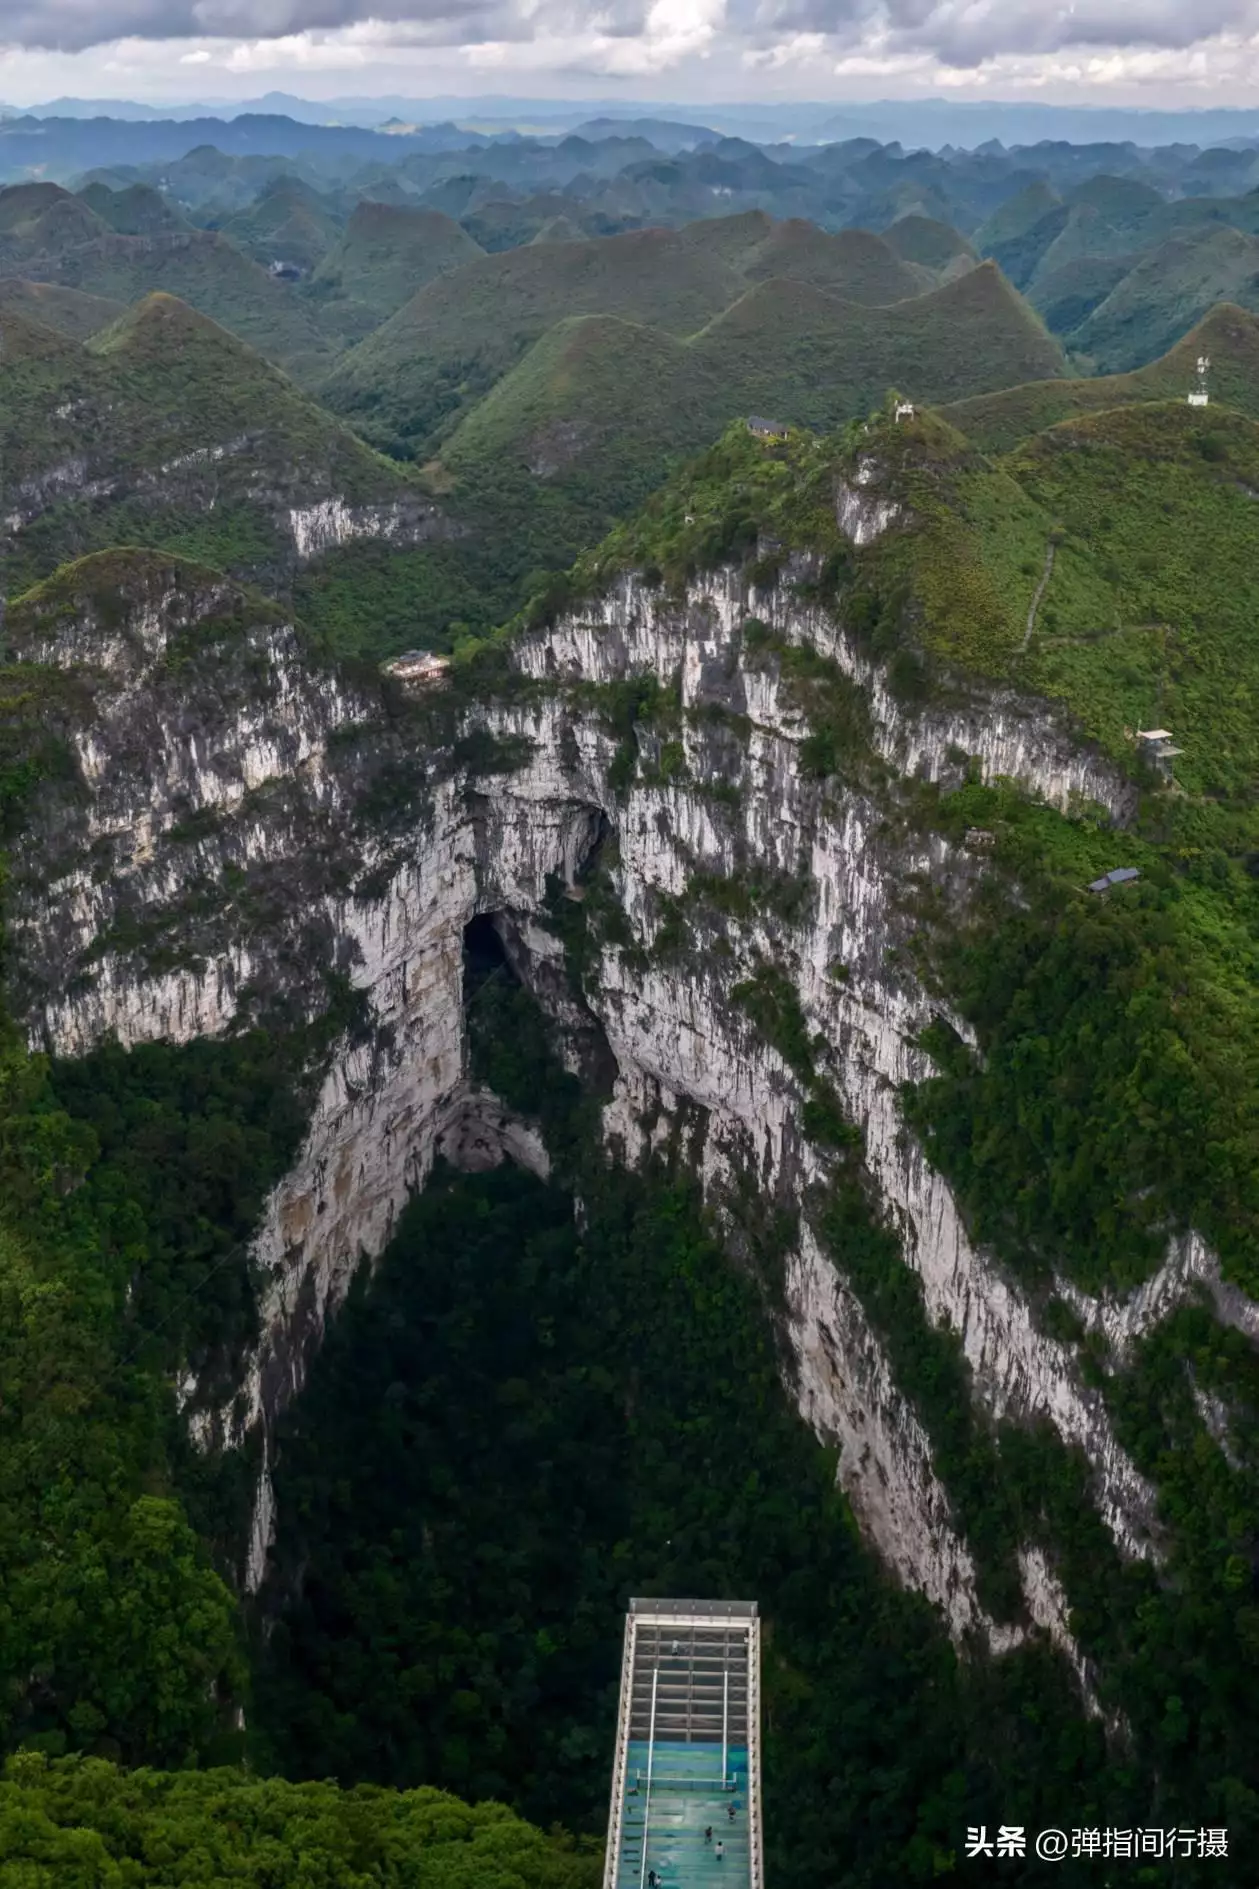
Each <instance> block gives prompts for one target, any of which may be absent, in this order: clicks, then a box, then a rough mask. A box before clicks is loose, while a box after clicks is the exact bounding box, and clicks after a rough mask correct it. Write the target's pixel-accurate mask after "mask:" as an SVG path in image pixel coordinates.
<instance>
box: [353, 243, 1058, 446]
mask: <svg viewBox="0 0 1259 1889" xmlns="http://www.w3.org/2000/svg"><path fill="white" fill-rule="evenodd" d="M974 275H975V281H974V284H973V286H972V287H971V288H970V289H969V290H965V291H964V292H963V294H962V297H961V299H960V300H959V301H958V302H957V303H956V304H953V303H945V304H940V305H939V309H938V310H937V307H936V304H934V303H930V298H929V297H928V298H925V299H924V301H923V308H924V311H925V312H924V314H923V322H924V331H923V332H924V337H926V336H927V335H928V333H929V332H930V331H932V330H935V332H933V333H931V339H932V341H933V342H935V341H939V342H941V343H942V344H943V346H944V352H945V355H946V356H947V361H948V362H949V363H952V362H954V361H956V359H957V358H958V357H959V354H960V349H959V348H958V346H957V344H956V341H955V339H954V337H952V336H951V335H946V334H945V333H944V329H945V328H947V327H948V325H949V322H950V320H952V319H955V320H958V321H963V320H975V321H976V322H978V323H979V324H980V327H981V329H984V328H986V326H987V324H989V323H990V322H995V329H994V334H993V336H992V337H988V336H987V335H986V334H985V340H988V339H992V340H993V342H994V344H995V345H996V348H997V352H996V354H995V355H994V356H993V358H992V362H991V365H990V367H988V368H986V369H984V370H982V371H983V373H984V374H986V376H987V378H988V381H989V384H999V383H1000V382H1001V381H1002V380H1003V379H1006V378H1008V377H1009V373H1010V370H1011V366H1012V361H1011V359H1010V356H1009V353H1008V350H1007V343H1008V342H1009V341H1010V339H1011V337H1012V336H1013V335H1014V334H1015V333H1016V331H1017V333H1018V335H1019V336H1020V337H1021V338H1020V339H1019V340H1018V341H1016V342H1014V344H1013V345H1014V349H1015V352H1016V354H1017V355H1018V356H1019V359H1020V362H1021V365H1022V368H1023V372H1025V373H1026V372H1029V371H1030V372H1032V373H1036V372H1045V373H1055V372H1057V371H1059V368H1060V365H1061V363H1060V357H1059V356H1058V353H1057V350H1056V348H1055V347H1054V345H1053V344H1052V343H1051V342H1050V341H1049V340H1048V338H1047V337H1046V336H1045V335H1044V333H1043V331H1042V330H1041V329H1040V327H1039V324H1038V322H1037V321H1036V319H1035V317H1034V316H1032V315H1031V314H1030V312H1029V311H1028V310H1027V308H1026V307H1025V306H1024V305H1022V304H1020V303H1019V302H1018V300H1017V298H1016V297H1013V296H1011V294H1010V292H1009V290H1008V289H1007V288H1004V287H1002V286H1001V285H1000V279H999V277H998V275H997V273H996V271H995V270H992V269H989V270H988V271H986V272H985V271H982V270H980V271H975V272H974ZM762 279H764V280H765V282H766V284H767V285H768V284H769V283H771V282H773V281H774V280H776V279H777V280H782V279H785V280H788V281H790V282H791V283H793V284H798V285H799V289H800V298H799V299H800V301H801V304H802V307H804V308H807V312H806V313H801V312H799V311H797V312H795V313H792V312H791V303H792V297H791V296H790V295H789V294H785V293H784V291H782V290H781V289H780V288H773V289H769V291H768V294H767V295H764V296H761V297H760V298H759V299H755V298H754V300H753V301H752V302H751V303H750V304H749V305H748V306H747V307H746V308H744V309H743V310H742V311H741V312H740V313H739V314H737V315H736V314H735V309H736V307H737V305H738V304H739V302H740V300H741V298H744V297H745V294H746V290H747V286H748V283H749V281H754V282H756V281H761V280H762ZM929 280H930V277H929V275H928V274H927V272H925V271H923V270H922V269H921V268H920V267H919V266H918V265H916V264H914V265H911V264H906V263H903V262H901V261H900V260H899V259H898V258H897V257H896V256H895V255H894V254H893V253H892V252H891V251H890V250H889V249H888V248H887V246H886V244H884V243H883V242H882V240H881V239H880V238H879V237H876V236H872V235H870V234H869V233H868V232H865V231H858V230H845V231H841V232H840V233H839V234H838V235H829V234H827V233H826V232H824V231H821V230H817V229H815V228H813V227H812V226H811V225H808V224H803V223H799V222H787V223H773V222H772V221H771V220H770V219H769V218H768V217H764V216H761V215H759V214H752V215H746V216H739V217H732V218H720V219H714V220H712V221H710V222H707V223H698V224H694V225H691V226H689V227H688V228H686V229H684V230H680V231H670V230H642V231H635V232H631V233H630V234H627V235H623V236H617V237H610V238H607V239H605V240H603V241H599V242H594V243H589V242H587V243H581V244H568V245H566V244H562V243H561V244H548V245H544V246H542V247H541V248H533V247H531V248H529V249H527V250H513V251H510V252H508V253H506V254H504V255H501V256H495V257H487V258H485V259H484V260H482V261H479V262H476V263H473V264H471V265H470V266H469V267H467V268H465V269H461V270H458V271H457V272H456V273H455V274H454V275H453V276H450V277H447V278H443V279H442V280H440V281H438V282H435V283H432V284H430V285H429V287H428V288H426V289H424V290H421V292H420V294H419V295H417V296H416V297H414V298H413V299H412V301H411V302H409V303H408V304H407V305H406V307H404V308H402V309H400V310H399V311H398V313H397V314H396V315H395V316H393V317H392V319H391V320H390V321H388V322H386V323H385V325H384V326H383V327H382V328H381V329H379V330H378V332H377V333H376V334H374V335H372V336H370V337H369V338H368V340H367V341H365V342H364V343H363V344H362V345H361V346H360V347H358V348H356V349H355V350H354V351H353V353H351V354H350V355H349V356H348V357H347V358H346V360H345V361H344V362H343V363H342V364H341V365H340V366H339V367H338V368H337V369H336V371H335V372H334V373H333V374H332V375H331V376H330V377H329V379H328V380H327V382H326V383H325V384H324V388H323V393H324V395H325V397H326V398H327V399H328V401H329V403H330V404H331V405H332V406H334V407H335V408H336V409H337V410H339V411H343V412H345V413H347V414H349V415H352V416H353V417H354V418H355V419H356V421H357V422H358V423H359V424H360V425H362V426H363V427H364V428H365V429H366V430H368V431H369V432H370V434H371V436H372V437H374V438H378V439H383V440H386V441H388V442H391V443H392V442H394V441H398V442H401V443H403V444H405V445H407V446H408V447H412V448H413V447H415V446H416V445H417V444H418V443H427V444H428V445H430V446H431V444H432V443H433V441H434V438H435V437H440V434H441V432H442V430H443V429H445V430H449V427H450V421H451V419H452V418H453V416H454V415H456V414H457V413H459V412H460V411H461V410H464V409H466V408H467V407H469V406H471V405H472V403H473V402H474V401H475V400H476V399H477V398H479V397H481V396H482V395H483V394H484V393H486V392H487V391H488V390H489V388H491V387H492V386H493V385H494V383H495V382H496V381H497V380H498V379H499V377H500V376H501V375H502V374H504V373H505V372H507V371H508V370H509V369H510V368H511V367H512V366H513V365H514V364H515V361H516V360H517V359H518V358H519V357H520V355H521V354H523V352H524V350H525V348H526V347H527V345H528V343H529V342H530V341H531V340H536V339H537V337H538V336H539V335H541V334H542V333H543V332H544V331H545V329H546V328H548V327H550V326H551V325H552V324H553V323H554V322H556V321H559V320H562V319H565V318H566V317H569V316H572V315H575V314H613V315H616V316H618V317H619V318H621V319H622V320H629V321H632V322H634V323H636V324H638V325H643V326H650V327H655V328H659V329H662V330H664V331H665V332H666V333H673V334H677V335H686V334H689V333H695V332H696V331H697V330H699V329H700V328H702V327H704V326H705V325H707V324H710V323H711V322H712V321H713V320H714V319H717V318H719V317H721V316H722V315H723V314H729V316H730V317H731V320H732V323H733V326H732V329H731V332H732V333H736V332H740V333H741V332H744V331H746V332H747V333H748V334H749V335H750V334H751V333H753V332H754V331H756V330H758V329H766V330H768V325H769V324H771V323H772V321H773V320H774V319H775V318H776V313H775V311H774V307H773V305H774V304H775V301H776V299H777V300H781V301H782V302H783V305H784V313H785V315H786V318H787V320H788V322H789V325H790V327H791V328H792V330H793V332H797V333H798V332H799V331H800V330H801V328H802V327H804V328H808V329H811V328H812V327H814V326H818V325H821V326H822V327H823V328H828V327H834V326H835V324H837V323H839V322H840V321H841V319H842V320H848V319H849V317H848V316H846V315H845V316H843V317H841V314H840V311H839V310H838V308H835V307H828V305H827V304H826V303H819V302H818V301H817V300H816V297H817V296H818V295H819V294H820V293H821V292H822V291H823V290H825V291H826V293H827V295H828V297H831V298H835V297H842V298H843V300H844V301H845V302H847V303H850V304H852V305H854V306H855V305H858V304H862V305H866V306H879V305H882V304H883V303H884V302H889V303H902V302H903V303H905V304H906V305H908V303H909V301H910V300H912V299H913V297H914V294H915V291H916V290H917V289H919V288H921V287H922V285H923V283H924V282H928V281H929ZM929 303H930V305H929V306H928V304H929ZM948 311H952V314H951V315H950V314H949V313H948ZM851 319H852V320H853V321H855V322H856V324H857V337H858V338H857V341H856V345H855V348H854V353H853V358H852V361H851V362H850V363H848V364H847V365H846V366H845V368H844V369H843V384H844V385H846V386H848V387H850V388H851V387H852V386H853V385H854V384H860V385H861V386H863V387H864V386H867V385H869V384H871V383H872V382H876V381H877V380H878V376H879V373H880V371H881V369H880V365H879V363H880V361H881V359H882V358H883V355H884V354H886V353H888V352H891V353H893V354H894V353H895V351H896V348H897V346H898V343H897V342H896V341H895V340H893V341H891V342H890V343H889V344H887V345H886V346H885V345H884V344H883V343H882V342H880V341H879V339H878V333H879V331H880V329H881V326H882V325H881V324H879V323H875V322H869V321H866V320H865V319H864V318H863V317H862V316H860V315H857V316H852V317H851ZM906 326H908V327H910V328H912V327H913V326H914V318H913V317H904V318H903V319H901V320H898V322H897V323H894V324H893V327H892V330H891V332H892V333H893V334H894V335H899V334H901V333H902V332H904V330H905V328H906ZM867 336H868V337H869V338H870V344H871V345H872V346H873V347H874V348H875V350H876V356H875V358H874V359H872V360H871V361H870V362H869V363H867V362H866V360H865V359H864V357H863V355H862V349H863V348H864V347H865V346H866V339H867ZM766 338H767V339H769V340H770V341H771V343H772V341H773V337H772V334H768V332H767V336H766ZM779 355H780V356H781V349H780V350H779ZM828 368H829V363H828ZM928 371H929V372H931V373H935V374H936V378H935V380H933V382H932V384H933V385H939V386H943V385H945V384H947V381H948V378H949V371H950V369H949V365H947V364H943V363H942V364H941V365H940V368H939V371H938V372H937V371H936V364H934V363H932V364H930V366H929V370H928ZM969 384H971V385H973V384H974V380H973V378H971V379H970V381H969ZM879 391H880V392H881V391H882V389H881V387H880V389H879ZM838 404H840V403H837V402H831V403H830V406H829V408H828V411H829V412H834V411H836V410H837V405H838Z"/></svg>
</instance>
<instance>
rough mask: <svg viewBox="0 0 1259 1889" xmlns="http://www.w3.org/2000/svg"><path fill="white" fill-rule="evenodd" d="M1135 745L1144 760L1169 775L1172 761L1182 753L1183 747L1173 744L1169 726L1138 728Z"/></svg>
mask: <svg viewBox="0 0 1259 1889" xmlns="http://www.w3.org/2000/svg"><path fill="white" fill-rule="evenodd" d="M1137 746H1138V747H1139V748H1140V750H1141V754H1142V756H1143V758H1144V759H1145V760H1147V761H1149V762H1150V763H1151V765H1152V766H1154V767H1156V768H1158V770H1159V772H1160V773H1162V774H1166V775H1168V776H1170V775H1171V771H1172V762H1173V761H1174V760H1175V759H1176V758H1177V756H1178V755H1181V754H1183V753H1184V749H1183V748H1178V747H1177V746H1176V745H1175V742H1174V741H1173V739H1172V731H1171V729H1170V728H1138V729H1137Z"/></svg>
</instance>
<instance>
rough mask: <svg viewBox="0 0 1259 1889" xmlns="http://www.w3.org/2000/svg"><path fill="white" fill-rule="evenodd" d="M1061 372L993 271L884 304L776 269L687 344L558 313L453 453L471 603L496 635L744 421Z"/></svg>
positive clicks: (823, 412)
mask: <svg viewBox="0 0 1259 1889" xmlns="http://www.w3.org/2000/svg"><path fill="white" fill-rule="evenodd" d="M1061 372H1062V357H1061V354H1060V353H1059V351H1058V349H1057V347H1056V345H1055V344H1054V343H1053V342H1052V341H1051V340H1050V339H1049V337H1048V336H1047V335H1046V334H1045V332H1044V330H1043V329H1042V328H1041V327H1040V324H1039V323H1038V322H1037V321H1036V319H1035V317H1034V316H1032V315H1031V314H1030V312H1029V311H1028V309H1027V308H1026V306H1025V305H1024V304H1022V303H1021V302H1020V301H1019V299H1018V297H1017V296H1016V295H1014V294H1013V292H1012V291H1011V290H1010V288H1009V286H1008V284H1006V283H1004V282H1003V281H1002V279H1001V277H1000V276H999V275H998V273H997V272H996V270H995V269H993V268H992V267H991V266H987V267H984V268H980V269H977V270H974V271H972V272H971V273H970V274H969V275H966V276H964V277H962V278H961V279H960V280H959V281H957V282H954V283H952V284H950V285H948V286H947V287H945V288H943V289H939V290H936V291H935V292H934V293H933V294H931V295H926V296H921V297H918V298H916V299H913V300H910V301H906V302H901V303H897V304H895V305H894V306H892V307H890V308H887V309H872V308H867V307H862V306H860V305H858V304H856V303H847V302H843V301H840V300H839V299H838V298H837V297H835V296H832V295H828V294H824V293H822V292H821V291H820V290H818V289H814V288H809V287H807V286H805V285H803V284H800V283H795V282H784V281H774V280H771V281H768V282H763V283H759V284H757V285H756V287H754V288H752V289H749V290H748V291H747V292H746V293H745V294H744V295H743V296H741V297H740V299H739V300H738V301H737V302H736V303H735V304H734V306H733V307H732V308H729V309H727V310H725V311H724V312H723V313H722V314H721V315H719V316H718V317H717V318H716V319H715V320H714V321H712V322H710V323H709V324H708V325H707V326H705V327H704V328H702V329H701V330H700V331H699V332H698V333H697V334H695V335H693V336H692V337H691V338H690V339H689V340H685V341H684V340H680V339H679V338H677V337H675V336H669V335H664V334H661V333H660V332H658V331H656V330H651V329H648V328H645V327H643V326H642V325H641V324H627V323H624V322H621V321H619V320H616V319H613V318H608V317H587V318H584V319H577V320H570V321H567V322H563V323H559V324H557V325H556V326H554V327H553V328H552V329H550V330H549V331H548V333H547V334H545V335H544V336H543V337H542V338H541V339H540V340H539V341H537V342H535V344H534V346H533V347H532V348H531V349H530V350H529V352H528V353H527V354H526V355H525V356H524V358H523V360H522V361H521V362H520V363H519V365H518V366H517V367H515V368H513V369H512V370H511V371H510V372H509V373H508V374H506V375H504V376H503V378H502V379H501V380H499V381H498V383H497V384H496V386H495V387H493V388H492V389H491V391H490V392H489V393H488V394H487V395H486V396H485V397H484V399H483V400H481V401H480V402H478V403H477V405H476V406H475V407H474V408H473V409H472V411H471V412H470V413H469V414H468V415H467V417H466V418H465V419H464V420H463V421H462V422H461V423H460V425H459V426H458V427H457V428H456V429H455V431H454V432H453V433H452V434H451V437H450V439H449V440H448V441H447V443H446V444H445V446H444V447H443V448H442V454H441V462H440V463H441V469H442V474H443V476H444V477H449V476H451V475H453V478H454V480H455V484H454V486H453V489H452V490H451V491H450V493H449V496H448V499H447V502H448V504H449V505H450V507H451V509H452V511H453V512H454V514H455V516H457V517H459V518H461V519H463V520H465V521H466V522H467V523H468V524H469V525H470V526H471V527H472V529H473V534H474V535H473V536H472V537H470V538H469V539H468V540H467V541H466V543H464V544H462V545H456V546H451V547H450V549H449V552H448V554H446V555H448V557H449V560H450V562H451V565H452V568H455V569H460V570H463V571H465V572H467V573H468V577H469V580H470V581H471V582H474V592H473V597H468V596H467V595H466V594H465V595H464V596H463V597H462V598H461V599H460V601H459V608H458V614H459V615H460V616H462V617H464V618H465V620H469V621H471V622H473V623H475V624H476V625H477V626H478V627H482V626H484V627H487V628H488V627H489V623H490V622H492V620H493V615H494V613H495V612H497V613H499V614H502V613H504V612H505V611H506V610H508V609H510V608H511V607H513V605H514V604H515V603H517V602H518V601H519V599H520V594H521V593H520V588H519V587H520V586H521V585H522V584H523V583H524V582H525V580H526V579H527V578H528V577H529V575H530V573H532V572H535V571H537V570H539V569H548V568H550V569H554V568H555V567H556V566H557V565H562V564H564V563H566V562H567V561H568V560H569V559H570V558H571V557H573V556H575V555H576V553H577V552H578V551H579V550H580V548H581V546H582V545H583V544H585V543H588V542H590V540H591V539H592V538H593V537H597V536H598V535H599V534H600V533H601V532H602V531H604V530H605V529H606V528H607V526H608V525H609V524H611V523H612V522H613V520H614V519H616V518H617V517H619V516H622V515H623V514H624V513H625V511H626V510H627V509H629V508H630V507H632V506H633V505H635V504H637V503H638V502H639V501H640V500H641V499H642V498H643V497H644V496H645V495H646V494H647V493H648V492H649V491H650V490H651V489H652V488H653V487H654V486H655V485H656V484H658V483H659V481H660V480H661V479H662V478H663V477H664V476H665V473H666V471H667V468H668V465H669V462H670V459H671V457H673V456H676V455H677V454H679V453H685V452H687V451H691V450H694V449H696V448H697V447H699V446H701V445H703V444H704V443H705V441H707V440H709V439H712V438H713V437H714V435H716V434H717V433H719V432H720V431H721V429H722V428H723V427H724V426H725V425H726V424H727V423H728V422H729V421H730V420H731V419H732V418H734V417H735V416H736V415H745V416H746V415H748V414H752V413H761V414H767V415H769V416H770V417H771V418H774V419H779V420H784V421H789V422H793V423H795V424H799V425H807V426H814V427H833V426H838V425H840V424H841V423H842V422H843V421H845V420H848V419H851V418H853V417H855V416H858V415H861V414H864V413H866V412H868V411H869V409H870V407H871V406H873V405H876V404H878V403H879V402H880V401H881V400H882V398H883V396H884V394H885V393H886V391H887V389H888V387H889V386H898V387H900V388H901V389H902V391H903V392H905V393H906V394H907V395H910V396H911V397H912V398H913V399H915V400H919V401H923V400H929V399H932V398H939V397H941V396H942V395H945V394H948V393H961V392H962V391H963V390H966V389H979V388H986V387H991V386H993V385H994V384H995V385H999V384H1001V383H1002V382H1003V381H1006V380H1009V381H1015V382H1017V381H1018V380H1019V379H1021V377H1022V376H1024V375H1026V374H1028V373H1031V374H1045V375H1057V374H1060V373H1061ZM485 545H496V546H497V547H498V550H497V552H496V555H495V558H494V564H493V568H492V570H489V569H486V567H485V565H484V563H483V549H482V547H483V546H485ZM478 590H479V591H480V593H481V597H480V601H479V603H478V602H476V601H474V599H475V593H476V591H478ZM474 611H475V614H473V612H474Z"/></svg>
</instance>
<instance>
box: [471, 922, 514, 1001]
mask: <svg viewBox="0 0 1259 1889" xmlns="http://www.w3.org/2000/svg"><path fill="white" fill-rule="evenodd" d="M501 926H502V921H501V919H500V917H499V915H498V914H497V913H496V912H478V913H477V915H476V917H475V918H473V919H470V920H469V921H468V923H467V924H466V925H465V926H464V928H463V1007H464V1009H465V1010H466V1009H467V1008H468V1005H469V1004H470V1003H472V1002H473V1000H474V999H475V997H476V995H477V993H478V991H480V990H482V989H483V988H484V987H485V985H486V984H487V983H489V982H491V980H492V981H493V982H494V983H511V984H519V983H520V979H519V977H518V976H517V975H516V972H515V970H514V968H513V966H512V963H511V959H510V958H509V957H508V955H507V948H506V946H505V945H504V943H503V934H502V928H501Z"/></svg>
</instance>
